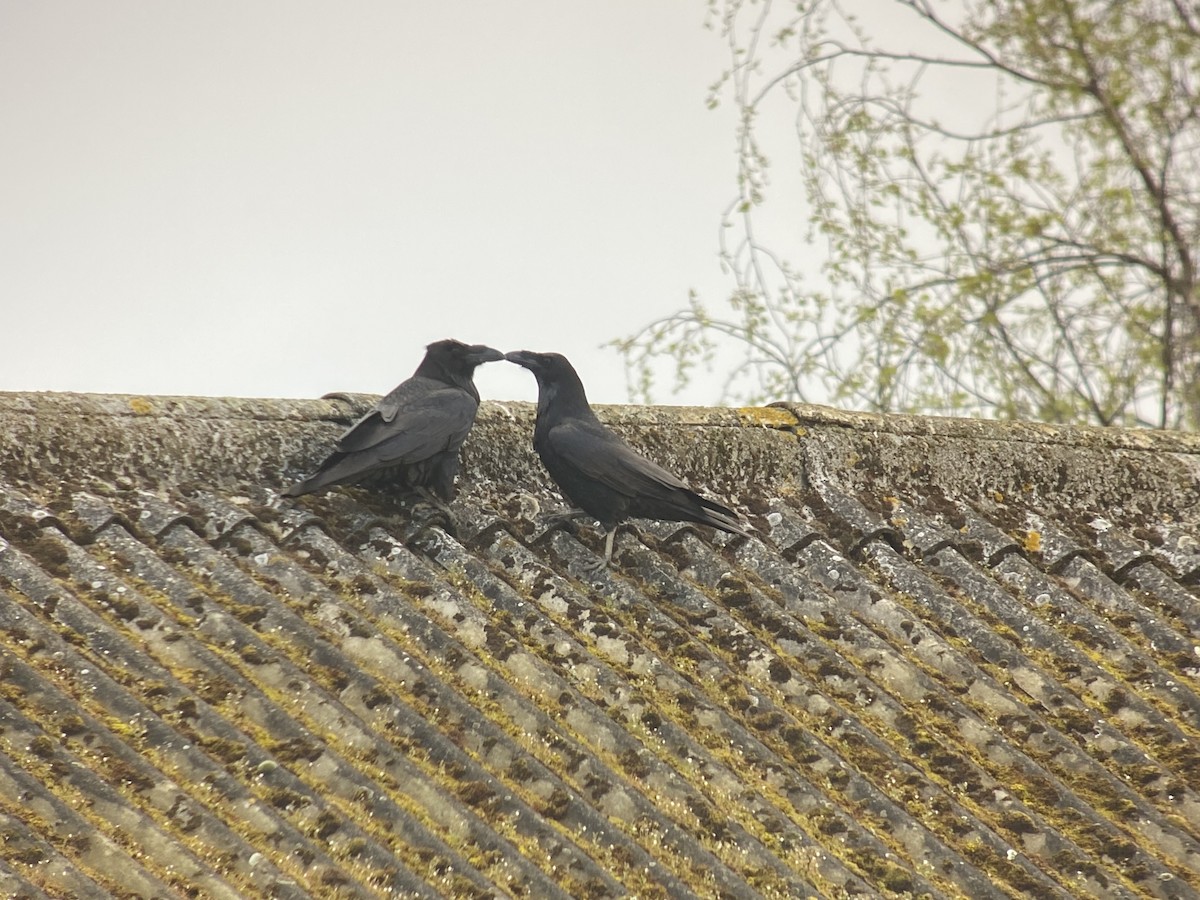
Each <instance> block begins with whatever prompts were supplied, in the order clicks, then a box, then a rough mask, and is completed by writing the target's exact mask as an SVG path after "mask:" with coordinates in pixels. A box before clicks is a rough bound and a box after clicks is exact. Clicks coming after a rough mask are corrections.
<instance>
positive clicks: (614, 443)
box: [546, 419, 749, 536]
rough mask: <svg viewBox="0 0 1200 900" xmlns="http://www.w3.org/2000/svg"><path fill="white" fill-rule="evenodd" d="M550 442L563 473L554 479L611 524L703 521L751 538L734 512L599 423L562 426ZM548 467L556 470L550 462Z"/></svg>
mask: <svg viewBox="0 0 1200 900" xmlns="http://www.w3.org/2000/svg"><path fill="white" fill-rule="evenodd" d="M546 441H547V443H548V445H549V446H548V448H547V449H548V450H549V456H550V457H551V459H552V460H553V461H554V469H557V470H558V471H557V472H556V471H554V469H551V473H550V474H551V476H552V477H554V479H555V481H557V482H559V485H560V487H562V488H563V489H564V492H565V493H566V494H567V495H568V496H569V497H570V498H571V500H572V502H574V503H577V504H579V505H580V506H582V507H583V508H584V509H585V510H588V511H589V512H590V513H591V514H592V515H595V516H597V518H599V519H601V521H606V524H609V525H611V524H612V522H614V521H619V520H621V519H624V518H625V516H633V517H635V518H647V519H667V520H671V521H676V522H699V523H701V524H704V525H711V526H712V527H714V528H720V529H722V530H723V531H728V532H732V533H733V534H741V535H747V536H748V535H749V532H747V531H746V529H745V527H744V526H743V525H742V523H741V522H740V521H739V520H738V516H737V513H735V512H734V511H733V510H732V509H729V508H728V507H726V506H722V505H721V504H720V503H717V502H716V501H715V500H710V499H709V498H708V497H705V496H703V495H702V494H698V493H696V492H695V491H694V490H692V489H691V488H690V487H688V485H687V484H686V483H685V482H684V481H682V480H681V479H680V478H678V477H676V476H675V475H672V474H671V473H670V472H668V471H667V470H666V469H664V468H663V467H662V466H660V465H658V464H657V463H654V462H651V461H650V460H648V459H646V458H645V457H644V456H642V455H641V454H639V453H637V452H636V451H635V450H634V449H633V448H632V447H630V446H629V445H628V444H626V443H625V442H624V441H623V440H621V438H619V437H618V436H617V435H615V434H613V433H612V432H611V431H609V430H608V429H607V428H605V427H604V426H603V425H602V424H600V423H599V422H587V421H580V420H579V419H568V420H566V421H562V422H559V423H558V424H557V425H555V426H553V427H552V428H550V429H549V431H548V432H547V434H546ZM546 467H547V469H550V468H551V466H550V464H549V462H548V463H547V466H546ZM589 507H591V509H590V510H589Z"/></svg>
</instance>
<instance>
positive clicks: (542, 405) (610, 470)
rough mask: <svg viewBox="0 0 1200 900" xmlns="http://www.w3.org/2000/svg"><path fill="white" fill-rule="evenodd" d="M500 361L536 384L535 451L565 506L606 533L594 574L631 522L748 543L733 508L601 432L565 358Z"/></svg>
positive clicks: (521, 356)
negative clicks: (690, 528)
mask: <svg viewBox="0 0 1200 900" xmlns="http://www.w3.org/2000/svg"><path fill="white" fill-rule="evenodd" d="M504 358H505V359H507V360H508V361H509V362H512V363H516V364H517V365H518V366H523V367H525V368H526V369H528V370H529V371H530V372H532V373H533V374H534V377H535V378H537V383H538V408H537V424H536V425H535V426H534V430H533V449H534V450H536V451H537V454H538V456H540V457H541V460H542V463H543V465H545V467H546V471H548V472H549V473H550V477H551V478H553V479H554V481H555V483H556V484H557V485H558V487H559V489H560V490H561V491H562V492H563V494H565V495H566V497H567V499H568V500H569V501H570V502H571V503H572V504H574V505H575V506H578V507H580V508H581V509H582V510H583V511H584V512H585V513H587V514H588V515H589V516H591V517H593V518H594V519H597V520H598V521H599V522H600V524H601V525H602V526H603V527H604V529H605V531H606V532H607V534H606V535H605V539H604V561H603V562H601V563H600V564H598V565H597V566H596V568H597V569H601V568H603V567H605V566H607V565H608V564H609V562H610V561H611V559H612V550H613V537H614V535H615V534H616V531H617V525H618V524H619V523H621V522H623V521H624V520H625V519H628V518H639V519H665V520H667V521H670V522H698V523H700V524H702V525H711V526H712V527H713V528H719V529H721V530H722V531H728V532H730V533H731V534H740V535H744V536H746V537H749V536H750V534H749V532H748V531H746V529H745V527H744V526H743V525H742V523H741V522H740V521H739V520H738V517H737V513H735V512H734V511H733V510H732V509H729V508H728V507H725V506H722V505H721V504H720V503H716V502H714V501H712V500H709V499H708V498H707V497H703V496H701V495H700V494H697V493H696V492H695V491H693V490H692V489H691V488H689V487H688V486H687V485H686V484H684V483H683V482H682V481H681V480H679V479H678V478H676V477H675V476H674V475H672V474H671V473H670V472H668V471H667V470H666V469H664V468H662V467H661V466H659V465H656V464H655V463H652V462H651V461H650V460H648V459H646V458H645V457H644V456H641V455H639V454H638V453H636V452H635V451H634V450H633V448H631V447H630V446H629V445H628V444H626V443H625V442H624V441H623V440H621V439H620V438H619V437H617V435H615V434H614V433H613V432H612V431H610V430H609V429H608V428H606V427H605V426H604V425H602V424H601V423H600V420H599V419H597V418H596V414H595V413H594V412H592V408H591V407H590V406H589V405H588V401H587V395H586V394H585V393H584V390H583V383H582V382H581V381H580V380H579V375H578V374H576V372H575V369H574V368H573V367H572V365H571V363H570V362H568V361H567V358H566V357H565V356H563V355H562V354H559V353H531V352H530V351H528V350H515V351H513V352H512V353H507V354H505V357H504Z"/></svg>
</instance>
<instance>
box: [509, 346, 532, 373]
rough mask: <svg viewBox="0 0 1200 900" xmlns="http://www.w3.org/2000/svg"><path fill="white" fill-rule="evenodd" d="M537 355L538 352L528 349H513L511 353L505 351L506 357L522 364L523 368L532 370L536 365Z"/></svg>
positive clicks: (519, 364)
mask: <svg viewBox="0 0 1200 900" xmlns="http://www.w3.org/2000/svg"><path fill="white" fill-rule="evenodd" d="M535 355H536V354H533V353H530V352H529V351H528V350H513V351H512V352H510V353H505V354H504V358H505V359H507V360H508V361H509V362H510V363H516V364H517V365H518V366H522V367H523V368H526V369H529V370H530V371H532V370H533V367H534V366H535V365H536V361H535V359H534V357H535Z"/></svg>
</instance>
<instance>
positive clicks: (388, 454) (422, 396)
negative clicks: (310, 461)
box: [283, 341, 504, 502]
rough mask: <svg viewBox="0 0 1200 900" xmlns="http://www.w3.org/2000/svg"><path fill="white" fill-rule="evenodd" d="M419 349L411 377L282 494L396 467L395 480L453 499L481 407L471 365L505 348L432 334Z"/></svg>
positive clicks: (500, 355)
mask: <svg viewBox="0 0 1200 900" xmlns="http://www.w3.org/2000/svg"><path fill="white" fill-rule="evenodd" d="M425 350H426V353H425V358H424V359H423V360H422V361H421V365H419V366H417V371H416V372H414V373H413V376H412V378H410V379H408V380H407V381H405V382H404V383H403V384H401V385H400V386H399V387H397V388H396V389H395V390H394V391H392V392H391V393H390V394H388V395H387V396H386V397H384V398H383V399H382V400H380V401H379V403H377V404H376V405H375V407H374V408H373V409H372V410H371V411H370V412H369V413H367V414H366V415H365V416H363V417H362V418H361V419H359V420H358V421H357V422H355V423H354V424H353V425H352V426H350V429H349V430H348V431H347V432H346V433H345V434H343V435H342V437H341V439H340V440H339V441H338V445H337V449H336V450H335V451H334V452H333V453H332V454H330V456H329V458H328V459H327V460H325V462H323V463H321V467H320V468H319V469H318V470H317V471H316V473H315V474H313V475H311V476H309V477H308V478H305V479H304V480H303V481H299V482H297V483H296V484H294V485H292V486H291V487H290V488H288V489H287V490H285V491H284V492H283V495H284V496H285V497H299V496H300V495H301V494H311V493H312V492H313V491H319V490H322V489H323V488H327V487H332V486H333V485H335V484H347V483H350V482H354V481H358V480H359V479H360V478H363V477H364V476H366V475H369V474H370V473H372V472H377V471H379V470H381V469H391V468H394V469H395V471H396V474H397V476H398V481H399V482H400V484H401V485H403V486H404V487H406V488H409V489H411V490H413V491H416V492H417V493H419V494H421V495H422V496H424V497H426V498H427V499H430V500H432V499H433V498H432V497H431V496H430V493H429V492H430V491H432V492H433V494H436V495H437V496H438V497H440V498H441V499H442V500H447V501H448V500H453V499H454V476H455V475H457V474H458V451H459V448H460V447H462V445H463V441H464V440H466V437H467V432H469V431H470V430H471V425H472V424H473V423H474V421H475V411H476V410H477V409H478V408H479V391H477V390H476V389H475V382H474V380H473V379H474V377H475V367H476V366H478V365H480V364H481V363H485V362H494V361H496V360H500V359H504V354H503V353H501V352H500V351H499V350H493V349H492V348H491V347H485V346H484V345H483V344H473V345H470V346H468V345H467V344H462V343H459V342H458V341H437V342H436V343H433V344H430V345H429V346H428V347H426V348H425ZM434 502H436V501H434Z"/></svg>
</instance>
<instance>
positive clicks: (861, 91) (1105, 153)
mask: <svg viewBox="0 0 1200 900" xmlns="http://www.w3.org/2000/svg"><path fill="white" fill-rule="evenodd" d="M856 4H857V5H856ZM710 6H711V15H712V24H713V26H714V28H715V29H716V30H717V31H719V33H720V34H721V36H722V37H723V38H724V40H725V41H726V42H727V45H728V48H729V54H730V60H731V65H730V68H729V70H728V71H727V72H725V74H724V75H723V77H722V78H721V79H720V80H719V81H718V82H717V83H716V84H715V85H714V86H713V88H712V93H711V99H710V102H711V103H712V104H714V105H715V104H717V103H719V102H732V103H733V104H734V106H735V108H736V110H737V113H738V123H739V124H738V132H737V146H738V182H737V196H736V197H735V199H734V200H733V202H732V203H731V204H730V206H729V207H728V209H727V210H726V211H725V214H724V216H723V218H722V221H721V256H722V260H723V262H724V264H725V266H726V267H727V270H728V272H729V273H730V275H731V277H732V280H733V287H732V290H731V292H730V295H729V297H728V298H727V299H726V300H725V301H724V302H723V304H721V306H720V307H719V308H717V309H709V308H708V307H707V306H705V305H703V304H702V303H701V301H700V298H698V297H696V296H695V295H693V296H692V297H690V298H689V303H688V305H687V307H686V308H684V309H681V310H678V311H677V312H675V313H673V314H672V315H670V316H667V317H665V318H663V319H660V320H658V321H656V322H653V323H651V324H650V325H648V326H646V327H645V328H643V329H642V330H641V331H639V332H638V333H637V334H634V335H632V336H630V337H627V338H625V339H622V340H620V341H617V342H616V343H617V346H619V347H620V349H621V350H622V352H623V353H624V355H625V357H626V362H627V365H628V367H629V371H630V373H631V380H632V382H633V385H634V388H635V390H636V391H637V392H639V393H640V394H641V395H642V396H643V397H646V398H648V396H649V394H650V391H651V389H652V387H653V377H654V373H655V372H656V371H657V370H658V369H659V368H661V361H662V360H664V359H665V360H668V361H669V362H670V363H671V365H672V366H673V368H674V371H675V375H676V378H677V379H678V380H679V381H680V382H684V383H686V382H687V381H688V380H689V379H690V378H691V377H692V375H694V367H695V366H696V365H709V366H714V367H721V368H722V369H723V370H726V371H728V373H729V374H728V378H727V381H726V385H725V387H726V390H725V397H724V398H723V399H727V400H729V399H739V400H752V401H761V400H778V399H797V400H816V401H825V402H835V403H840V404H846V405H854V406H860V407H865V408H868V409H874V410H880V411H926V412H951V413H957V414H970V415H991V416H1003V417H1022V418H1035V419H1041V420H1044V421H1052V422H1091V423H1098V424H1105V425H1107V424H1124V425H1130V424H1142V425H1155V426H1160V427H1170V428H1191V429H1195V428H1200V377H1198V373H1200V287H1198V284H1197V271H1196V266H1197V261H1196V258H1195V254H1196V253H1197V252H1200V13H1197V12H1196V10H1195V9H1194V8H1193V6H1192V5H1191V4H1189V3H1184V2H1182V0H1126V2H1123V3H1112V2H1109V0H963V2H957V3H955V2H936V3H935V2H933V0H891V2H890V3H889V4H881V3H879V2H878V0H874V2H872V0H808V2H802V3H798V4H786V5H784V4H777V3H771V2H769V0H759V2H752V0H712V2H711V3H710ZM785 120H788V121H791V122H793V123H794V139H789V141H788V142H787V143H788V146H786V147H784V148H783V149H784V150H785V151H790V152H792V153H793V154H796V151H797V149H798V154H796V155H795V159H794V162H792V164H791V166H790V168H789V169H787V170H781V169H779V168H772V166H771V165H770V164H769V162H768V156H767V153H766V149H765V147H764V142H765V141H766V140H767V139H768V137H769V136H770V135H771V134H778V133H779V131H780V129H779V128H778V125H779V123H780V122H781V121H785ZM779 175H782V176H783V177H782V178H780V177H778V176H779ZM788 177H794V178H795V180H796V184H797V185H800V186H802V189H801V190H798V191H797V192H796V194H795V195H793V196H787V195H784V196H779V195H778V183H779V182H785V183H786V179H787V178H788ZM801 200H803V202H801ZM797 219H801V220H803V222H802V225H801V227H799V228H797V227H796V220H797Z"/></svg>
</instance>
